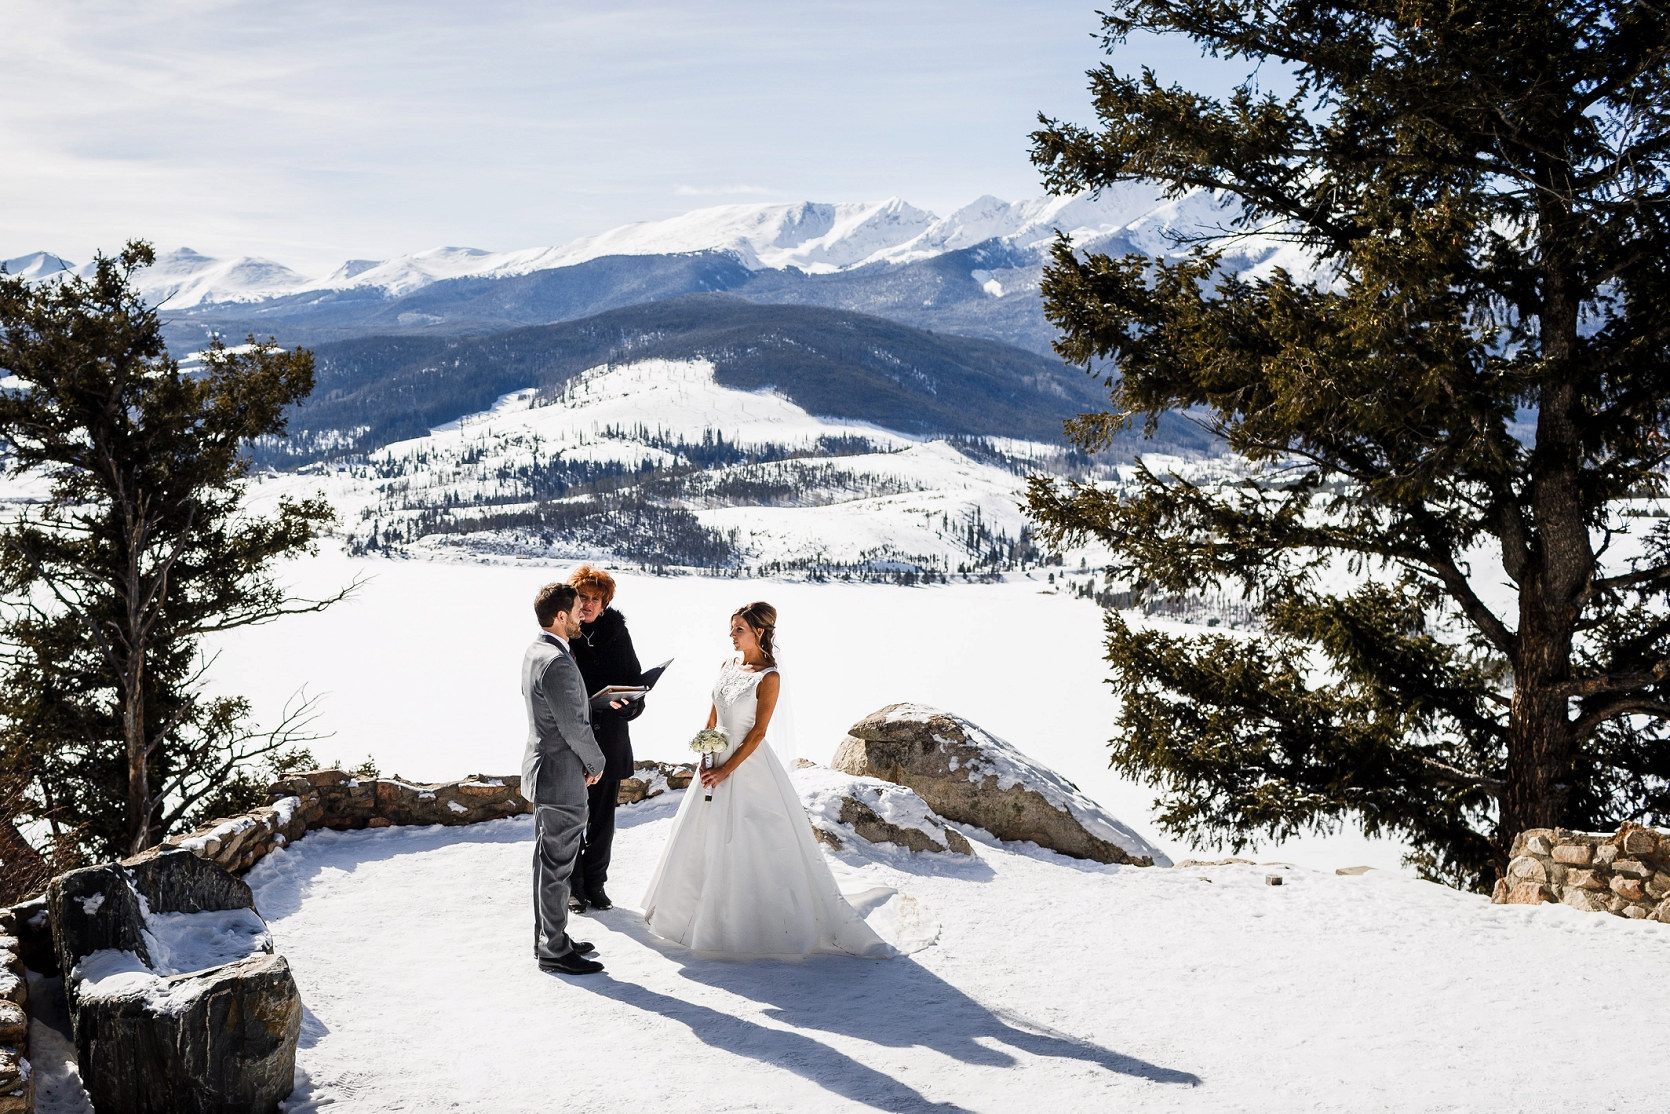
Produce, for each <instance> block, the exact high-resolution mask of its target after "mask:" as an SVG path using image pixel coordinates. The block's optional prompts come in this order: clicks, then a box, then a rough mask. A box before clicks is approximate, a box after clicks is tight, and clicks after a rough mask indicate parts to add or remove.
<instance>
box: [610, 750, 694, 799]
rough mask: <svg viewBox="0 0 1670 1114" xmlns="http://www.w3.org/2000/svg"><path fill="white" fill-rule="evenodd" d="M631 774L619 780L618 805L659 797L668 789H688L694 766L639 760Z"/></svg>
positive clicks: (633, 765)
mask: <svg viewBox="0 0 1670 1114" xmlns="http://www.w3.org/2000/svg"><path fill="white" fill-rule="evenodd" d="M632 774H633V776H632V777H629V778H622V779H621V783H620V793H619V795H618V796H617V797H616V798H615V803H616V804H618V805H635V804H637V803H638V802H640V801H647V800H650V799H651V798H654V797H659V796H660V795H661V794H663V793H665V792H666V791H667V790H669V789H686V788H689V785H690V780H691V779H692V778H693V777H695V776H696V765H695V763H693V762H682V763H671V762H646V761H642V760H640V761H637V762H634V763H633V764H632Z"/></svg>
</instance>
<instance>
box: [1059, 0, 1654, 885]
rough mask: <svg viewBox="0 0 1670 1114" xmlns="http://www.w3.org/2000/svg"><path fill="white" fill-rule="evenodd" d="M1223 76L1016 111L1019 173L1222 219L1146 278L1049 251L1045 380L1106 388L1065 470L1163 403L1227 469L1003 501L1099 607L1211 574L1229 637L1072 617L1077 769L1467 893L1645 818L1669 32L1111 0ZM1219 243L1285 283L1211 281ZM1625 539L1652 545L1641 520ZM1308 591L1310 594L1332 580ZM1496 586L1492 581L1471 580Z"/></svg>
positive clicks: (1291, 5)
mask: <svg viewBox="0 0 1670 1114" xmlns="http://www.w3.org/2000/svg"><path fill="white" fill-rule="evenodd" d="M1104 18H1105V25H1104V31H1105V36H1106V38H1105V42H1106V45H1107V46H1108V47H1109V49H1110V51H1114V52H1117V51H1118V49H1119V48H1120V46H1121V44H1123V43H1125V42H1126V41H1127V37H1128V36H1130V35H1131V34H1133V33H1135V32H1142V33H1157V34H1163V35H1183V36H1187V37H1188V38H1190V39H1192V40H1194V41H1195V42H1196V43H1198V44H1199V45H1200V46H1201V48H1202V49H1203V50H1204V51H1206V52H1208V53H1210V54H1212V55H1214V56H1218V57H1222V58H1227V59H1231V60H1239V61H1242V62H1245V63H1247V66H1248V69H1249V70H1252V71H1253V72H1254V73H1255V74H1256V73H1257V71H1258V69H1259V67H1263V72H1264V73H1266V74H1292V75H1294V77H1295V78H1296V82H1297V86H1296V89H1295V90H1294V91H1293V92H1292V93H1291V95H1286V96H1276V95H1272V94H1269V93H1261V92H1260V91H1259V89H1258V87H1257V85H1256V84H1255V82H1254V80H1253V78H1249V79H1248V80H1247V81H1245V82H1243V83H1242V84H1241V85H1240V86H1239V87H1238V88H1237V89H1236V91H1235V92H1234V93H1233V94H1232V95H1231V96H1229V97H1228V98H1227V99H1223V100H1220V99H1214V98H1212V97H1208V96H1203V95H1200V94H1198V93H1194V92H1190V91H1188V90H1185V89H1182V88H1179V87H1176V86H1171V87H1165V86H1162V85H1161V84H1160V83H1159V82H1158V81H1157V80H1156V79H1155V77H1154V75H1153V74H1152V73H1150V72H1148V71H1144V72H1143V73H1142V74H1141V75H1140V76H1127V75H1124V74H1121V73H1119V72H1117V71H1116V70H1115V69H1113V68H1112V67H1111V66H1105V65H1104V66H1102V67H1099V68H1098V69H1096V70H1094V71H1092V73H1091V75H1090V77H1091V89H1092V93H1093V95H1094V102H1095V111H1096V116H1097V123H1096V125H1095V126H1094V127H1079V126H1074V125H1071V124H1066V123H1058V122H1054V121H1050V120H1047V119H1046V120H1044V121H1043V127H1042V128H1041V130H1039V131H1038V132H1036V133H1035V134H1034V150H1033V158H1034V161H1035V162H1036V163H1037V164H1038V165H1039V166H1040V167H1041V168H1042V169H1043V171H1044V173H1045V176H1046V179H1047V182H1048V184H1049V187H1050V188H1051V189H1052V190H1054V191H1058V192H1062V191H1074V190H1083V189H1097V188H1101V187H1107V186H1111V185H1113V184H1115V183H1119V182H1126V181H1134V180H1157V181H1159V182H1162V183H1164V184H1165V187H1166V188H1167V190H1168V191H1169V193H1170V194H1171V195H1172V196H1180V195H1182V194H1184V193H1185V192H1186V191H1190V190H1195V189H1204V190H1211V191H1217V196H1218V197H1220V198H1221V199H1223V200H1225V201H1226V202H1230V203H1232V205H1231V207H1230V208H1226V209H1225V210H1224V212H1225V214H1226V221H1227V224H1226V228H1225V230H1224V231H1225V233H1226V236H1225V237H1220V238H1218V239H1216V240H1214V241H1211V242H1199V243H1195V244H1193V245H1189V246H1187V250H1180V251H1179V253H1178V254H1177V255H1174V256H1173V257H1171V258H1169V259H1166V260H1159V259H1150V258H1145V257H1143V256H1141V255H1132V256H1126V257H1124V258H1109V257H1106V256H1098V255H1089V256H1082V257H1081V256H1075V254H1074V253H1073V252H1072V251H1070V250H1069V249H1068V248H1067V247H1066V246H1065V245H1058V248H1057V250H1056V253H1055V256H1054V261H1053V264H1052V265H1051V267H1050V268H1049V270H1048V272H1047V274H1046V278H1045V283H1044V294H1045V298H1046V304H1047V310H1048V313H1049V316H1050V318H1051V320H1052V321H1053V322H1054V323H1055V324H1057V325H1058V326H1059V327H1060V329H1061V334H1062V335H1061V339H1060V341H1059V343H1058V345H1057V347H1058V350H1059V351H1060V352H1061V353H1062V355H1063V356H1065V357H1066V358H1067V359H1069V360H1071V361H1073V362H1076V363H1080V364H1083V365H1086V366H1087V367H1090V368H1092V369H1093V370H1094V371H1095V372H1096V373H1097V374H1106V375H1108V376H1109V383H1108V385H1109V386H1110V387H1111V388H1112V389H1113V390H1112V408H1111V412H1109V413H1104V414H1094V415H1087V416H1084V417H1082V418H1080V419H1078V420H1077V421H1076V422H1075V423H1073V424H1072V426H1071V430H1070V432H1071V434H1072V436H1073V437H1074V439H1075V440H1076V441H1077V443H1078V444H1079V445H1080V446H1081V447H1082V448H1083V449H1085V450H1086V451H1094V450H1098V449H1101V448H1103V447H1105V446H1106V444H1107V443H1108V439H1109V437H1110V435H1111V434H1112V433H1114V432H1115V431H1117V430H1118V429H1120V428H1122V426H1123V425H1124V424H1125V423H1127V422H1130V421H1142V422H1144V423H1152V421H1153V420H1154V419H1155V418H1156V417H1157V416H1158V415H1159V414H1161V413H1164V412H1166V411H1180V412H1184V413H1186V414H1188V415H1190V416H1192V417H1193V418H1194V419H1196V420H1198V421H1200V422H1203V423H1205V424H1207V425H1209V426H1210V427H1211V428H1212V429H1213V430H1214V431H1215V432H1216V433H1217V434H1218V435H1219V436H1221V437H1222V438H1223V440H1224V442H1225V443H1226V444H1227V445H1228V446H1229V447H1230V448H1231V449H1233V450H1234V451H1235V452H1236V453H1239V454H1241V455H1242V456H1243V457H1245V458H1246V459H1248V460H1250V461H1252V462H1254V464H1255V465H1257V466H1258V467H1259V469H1260V471H1259V472H1258V474H1257V476H1256V477H1255V480H1254V481H1249V482H1243V483H1236V484H1221V485H1220V484H1206V483H1188V482H1183V481H1181V480H1178V479H1176V478H1174V477H1169V476H1165V475H1156V474H1152V473H1149V472H1147V471H1144V472H1142V473H1141V475H1140V477H1139V479H1138V481H1137V482H1136V484H1135V485H1133V486H1130V487H1128V488H1126V489H1125V490H1124V491H1121V492H1114V491H1111V490H1095V489H1091V488H1087V487H1082V486H1073V487H1067V488H1060V487H1057V486H1055V485H1052V484H1050V483H1047V482H1044V481H1042V480H1038V481H1034V482H1033V484H1032V488H1031V493H1030V504H1031V512H1032V513H1033V515H1034V516H1035V517H1036V518H1037V520H1038V522H1039V523H1040V524H1041V526H1042V527H1043V528H1044V531H1043V532H1044V534H1045V536H1046V538H1047V540H1049V541H1050V542H1052V543H1054V544H1057V545H1059V544H1061V543H1062V542H1063V541H1064V540H1067V539H1070V538H1074V537H1085V536H1091V537H1095V538H1099V539H1101V540H1102V541H1104V542H1106V543H1107V544H1108V545H1110V546H1111V547H1112V548H1113V551H1114V554H1115V560H1114V567H1115V569H1116V570H1117V572H1118V574H1119V575H1120V576H1122V577H1124V578H1125V579H1126V580H1127V581H1129V582H1131V583H1133V584H1134V585H1136V586H1137V587H1139V588H1141V589H1143V590H1146V591H1149V592H1160V593H1173V594H1176V593H1187V592H1190V591H1197V590H1201V589H1203V588H1208V587H1212V586H1220V585H1221V586H1226V587H1230V588H1233V589H1236V590H1239V591H1242V592H1244V593H1246V594H1247V596H1248V597H1249V599H1250V600H1251V601H1252V602H1254V603H1255V605H1256V607H1257V611H1258V613H1259V615H1260V618H1261V620H1262V629H1261V633H1260V634H1259V635H1258V636H1257V637H1254V638H1251V639H1240V638H1236V637H1233V636H1218V637H1209V638H1196V639H1191V638H1180V637H1175V636H1172V635H1165V634H1160V633H1155V632H1153V631H1138V630H1134V629H1132V628H1131V627H1129V626H1128V625H1127V624H1125V623H1124V622H1122V621H1120V619H1119V618H1118V617H1116V616H1115V617H1112V618H1110V620H1109V624H1108V629H1109V636H1108V643H1107V647H1108V656H1109V659H1110V661H1111V662H1112V663H1113V666H1114V674H1113V684H1114V687H1115V688H1116V689H1117V691H1118V693H1119V695H1120V696H1121V697H1122V698H1123V711H1122V713H1121V715H1122V734H1121V735H1120V737H1119V738H1118V739H1117V740H1115V742H1114V744H1113V746H1114V759H1113V760H1114V764H1115V765H1116V766H1117V767H1119V768H1121V769H1123V770H1125V771H1127V772H1130V773H1132V774H1135V775H1138V776H1141V777H1144V778H1148V779H1151V780H1152V781H1153V782H1154V783H1155V784H1157V785H1158V786H1159V787H1160V788H1161V789H1162V791H1163V794H1164V799H1163V804H1164V812H1163V822H1164V824H1165V825H1166V827H1167V828H1168V829H1170V830H1171V831H1173V832H1176V833H1187V834H1191V835H1195V836H1204V837H1208V838H1213V839H1222V840H1227V841H1228V842H1230V843H1232V844H1234V845H1236V846H1240V845H1241V844H1243V843H1244V842H1246V841H1249V840H1251V839H1252V838H1254V837H1255V836H1259V835H1261V834H1262V835H1272V836H1283V835H1286V834H1289V833H1292V832H1295V831H1299V830H1303V829H1307V828H1312V827H1317V826H1327V825H1330V824H1332V823H1333V822H1334V821H1336V820H1337V819H1338V818H1341V817H1344V816H1347V815H1352V816H1356V817H1358V818H1360V819H1361V821H1362V823H1363V824H1364V825H1365V826H1366V828H1367V829H1368V830H1369V831H1370V832H1371V833H1372V832H1388V833H1393V834H1396V835H1398V836H1401V837H1403V838H1406V839H1408V840H1410V841H1412V842H1413V844H1414V845H1415V846H1416V847H1417V848H1418V849H1419V855H1418V861H1419V862H1420V863H1421V865H1422V866H1423V867H1424V869H1426V870H1427V871H1428V872H1429V873H1430V874H1432V875H1433V876H1437V877H1442V878H1445V879H1448V880H1451V881H1453V882H1456V883H1459V884H1464V885H1473V886H1481V885H1488V884H1489V883H1490V881H1491V879H1492V878H1493V877H1494V876H1496V875H1497V874H1498V873H1499V872H1500V871H1502V869H1503V868H1504V867H1505V865H1506V859H1505V851H1506V849H1507V846H1508V843H1509V841H1510V840H1511V838H1512V836H1513V835H1514V833H1516V832H1518V831H1520V830H1523V829H1525V828H1533V827H1546V826H1556V825H1564V826H1568V827H1575V828H1605V827H1610V826H1612V825H1614V824H1616V823H1618V822H1619V821H1623V820H1637V821H1645V822H1652V821H1658V822H1663V821H1664V820H1665V819H1666V818H1670V792H1667V789H1666V779H1667V777H1670V744H1667V743H1666V742H1665V725H1666V722H1667V720H1670V681H1667V676H1670V615H1667V608H1666V590H1667V589H1670V534H1667V533H1666V531H1665V530H1664V529H1662V526H1663V524H1664V522H1663V520H1662V519H1625V518H1621V517H1620V516H1619V501H1620V500H1622V499H1625V498H1626V497H1627V496H1630V495H1632V494H1635V495H1639V494H1642V493H1647V492H1659V491H1661V490H1662V482H1661V476H1662V467H1663V465H1664V462H1665V459H1666V453H1667V452H1670V441H1667V439H1666V418H1667V416H1670V358H1667V357H1670V345H1667V342H1670V194H1667V181H1666V170H1667V166H1670V127H1667V126H1666V125H1667V113H1670V97H1667V93H1670V15H1667V13H1666V11H1665V9H1664V8H1663V7H1661V6H1658V5H1652V4H1644V3H1531V2H1513V0H1509V2H1501V0H1492V2H1489V3H1484V2H1479V0H1462V2H1460V3H1456V2H1453V0H1445V2H1443V3H1432V2H1430V0H1397V2H1369V3H1336V2H1327V0H1324V2H1316V0H1275V2H1261V0H1124V2H1123V3H1120V4H1118V5H1117V6H1116V7H1115V9H1114V10H1113V13H1112V14H1111V15H1108V16H1105V17H1104ZM1250 232H1258V233H1261V234H1264V235H1267V236H1273V237H1277V238H1279V239H1282V240H1284V241H1286V242H1288V243H1289V244H1291V245H1293V246H1295V247H1297V248H1299V249H1301V250H1302V251H1303V252H1304V253H1305V254H1306V255H1307V256H1308V257H1309V258H1310V259H1312V260H1314V262H1315V264H1316V267H1317V270H1316V272H1315V275H1314V276H1311V275H1305V276H1302V277H1301V276H1297V275H1294V274H1291V273H1289V272H1288V271H1284V270H1274V271H1272V272H1271V273H1269V274H1268V275H1267V276H1264V277H1245V278H1243V277H1235V276H1232V275H1229V274H1227V273H1225V269H1224V268H1223V267H1222V266H1221V259H1222V255H1221V254H1220V253H1221V252H1222V251H1223V250H1224V249H1225V248H1226V247H1227V246H1231V245H1232V244H1233V242H1234V237H1235V236H1236V235H1238V234H1246V233H1250ZM1648 523H1654V524H1656V525H1657V526H1658V527H1660V528H1654V529H1646V528H1644V527H1645V526H1646V525H1647V524H1648ZM1342 575H1343V576H1344V577H1345V582H1346V583H1347V584H1348V586H1346V587H1341V584H1342V579H1341V577H1342ZM1498 584H1500V585H1501V587H1500V588H1498Z"/></svg>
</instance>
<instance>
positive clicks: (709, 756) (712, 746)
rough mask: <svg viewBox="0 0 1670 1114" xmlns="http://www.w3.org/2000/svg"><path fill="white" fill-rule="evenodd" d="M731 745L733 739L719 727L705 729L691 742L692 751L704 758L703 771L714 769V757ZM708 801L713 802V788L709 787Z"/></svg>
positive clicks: (697, 733)
mask: <svg viewBox="0 0 1670 1114" xmlns="http://www.w3.org/2000/svg"><path fill="white" fill-rule="evenodd" d="M730 745H731V737H730V736H729V735H727V734H725V732H724V731H723V730H721V729H720V728H717V727H704V728H702V729H701V730H700V731H698V732H696V737H695V738H694V739H691V740H690V749H691V750H693V751H695V752H696V753H697V754H699V755H701V756H702V769H704V770H710V769H712V768H713V756H714V755H715V754H718V753H719V752H720V751H722V750H724V749H725V748H726V747H728V746H730ZM706 799H707V800H710V801H711V800H713V788H712V787H711V786H709V787H708V790H707V797H706Z"/></svg>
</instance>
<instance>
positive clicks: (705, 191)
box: [673, 184, 778, 197]
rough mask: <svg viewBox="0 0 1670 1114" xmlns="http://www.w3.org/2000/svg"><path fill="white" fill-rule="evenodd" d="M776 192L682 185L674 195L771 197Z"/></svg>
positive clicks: (755, 188) (753, 188)
mask: <svg viewBox="0 0 1670 1114" xmlns="http://www.w3.org/2000/svg"><path fill="white" fill-rule="evenodd" d="M776 192H778V191H777V190H772V189H767V188H766V187H764V186H706V187H698V186H687V185H683V184H680V185H678V186H675V187H673V195H674V196H675V197H729V196H733V195H736V194H749V195H754V196H759V195H770V194H774V193H776Z"/></svg>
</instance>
